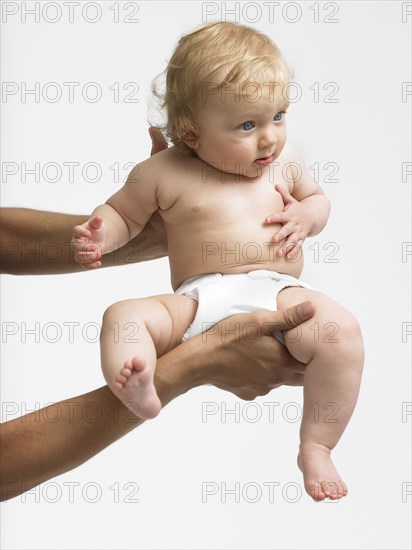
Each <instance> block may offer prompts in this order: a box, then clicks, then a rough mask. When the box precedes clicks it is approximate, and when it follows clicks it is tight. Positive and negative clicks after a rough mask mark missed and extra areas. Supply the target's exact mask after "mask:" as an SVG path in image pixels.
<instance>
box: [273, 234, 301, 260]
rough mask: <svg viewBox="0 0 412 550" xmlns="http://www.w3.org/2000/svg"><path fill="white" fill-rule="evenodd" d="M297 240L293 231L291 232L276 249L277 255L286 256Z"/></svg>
mask: <svg viewBox="0 0 412 550" xmlns="http://www.w3.org/2000/svg"><path fill="white" fill-rule="evenodd" d="M297 242H298V240H297V237H296V235H295V234H294V233H291V234H290V235H289V237H288V239H287V240H286V241H285V242H284V243H283V245H282V246H281V248H280V249H279V250H278V253H277V254H278V256H286V255H287V254H288V253H289V252H291V250H292V249H293V248H294V246H295V245H296V243H297Z"/></svg>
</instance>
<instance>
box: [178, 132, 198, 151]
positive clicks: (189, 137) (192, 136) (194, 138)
mask: <svg viewBox="0 0 412 550" xmlns="http://www.w3.org/2000/svg"><path fill="white" fill-rule="evenodd" d="M180 139H181V140H182V141H183V143H184V144H185V145H187V146H188V147H189V148H190V149H197V148H198V147H199V136H198V135H197V134H196V133H195V132H186V134H185V135H184V136H182V137H181V138H180Z"/></svg>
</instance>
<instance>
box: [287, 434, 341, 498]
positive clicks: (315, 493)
mask: <svg viewBox="0 0 412 550" xmlns="http://www.w3.org/2000/svg"><path fill="white" fill-rule="evenodd" d="M298 466H299V468H300V470H301V471H302V473H303V480H304V483H305V489H306V492H307V493H308V494H309V495H310V496H311V497H312V498H313V500H316V501H320V500H324V499H325V498H330V499H332V500H336V499H339V498H342V497H345V496H346V495H347V494H348V488H347V487H346V485H345V484H344V482H343V481H342V480H341V478H340V477H339V474H338V472H337V471H336V469H335V466H334V465H333V462H332V460H331V459H330V450H329V449H328V448H327V447H325V446H324V445H320V444H319V443H313V442H312V441H306V442H304V443H301V445H300V448H299V455H298Z"/></svg>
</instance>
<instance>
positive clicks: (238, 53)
mask: <svg viewBox="0 0 412 550" xmlns="http://www.w3.org/2000/svg"><path fill="white" fill-rule="evenodd" d="M164 74H165V76H166V83H165V90H164V92H159V90H158V84H157V80H156V79H155V80H154V82H153V84H152V92H153V94H154V95H155V97H156V98H157V99H158V100H160V107H161V108H162V109H164V111H165V115H166V120H165V122H164V124H163V125H157V127H158V128H159V130H160V131H162V133H163V134H164V136H165V137H166V139H168V140H169V141H171V142H172V143H174V144H175V145H183V144H184V141H186V142H187V141H191V140H194V139H196V138H197V137H198V131H197V129H196V125H195V122H194V111H195V107H196V102H197V101H198V99H199V95H200V92H202V93H203V92H204V89H205V87H207V86H210V85H211V84H213V85H214V86H216V87H217V89H222V88H224V87H225V86H232V85H234V84H236V85H240V86H242V85H247V84H248V83H256V82H260V83H265V84H266V83H277V84H280V83H283V84H287V83H288V82H289V80H290V79H291V77H292V74H291V71H290V69H289V68H288V66H287V65H286V62H285V61H284V59H283V57H282V55H281V53H280V50H279V48H278V47H277V46H276V44H274V43H273V42H272V40H271V39H270V38H268V37H267V36H266V35H264V34H262V33H260V32H258V31H256V30H254V29H252V28H250V27H246V26H244V25H239V24H237V23H232V22H216V23H209V24H207V25H203V26H201V27H200V28H199V29H197V30H195V31H194V32H192V33H190V34H187V35H185V36H183V37H182V38H181V39H180V40H179V42H178V44H177V46H176V49H175V51H174V53H173V55H172V57H171V59H170V61H169V63H168V65H167V68H166V70H165V71H164Z"/></svg>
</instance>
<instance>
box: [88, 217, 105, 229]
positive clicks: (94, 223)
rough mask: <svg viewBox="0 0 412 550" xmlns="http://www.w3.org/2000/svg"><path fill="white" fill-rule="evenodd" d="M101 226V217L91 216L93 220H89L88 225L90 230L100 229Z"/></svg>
mask: <svg viewBox="0 0 412 550" xmlns="http://www.w3.org/2000/svg"><path fill="white" fill-rule="evenodd" d="M102 224H103V218H102V216H93V218H92V219H91V220H89V225H90V227H91V228H92V229H100V228H101V226H102Z"/></svg>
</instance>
